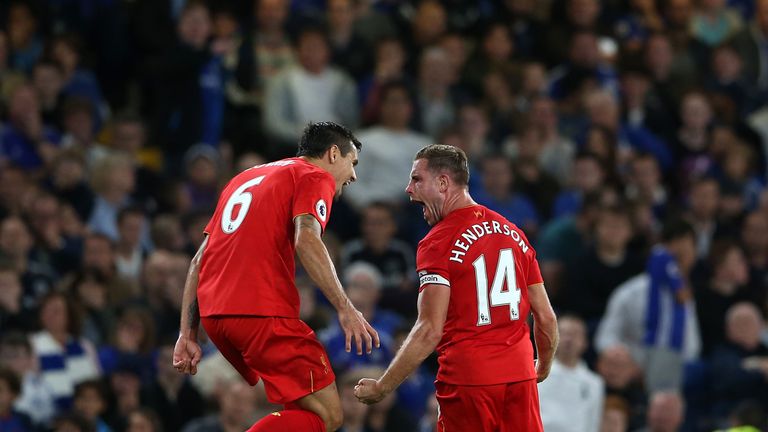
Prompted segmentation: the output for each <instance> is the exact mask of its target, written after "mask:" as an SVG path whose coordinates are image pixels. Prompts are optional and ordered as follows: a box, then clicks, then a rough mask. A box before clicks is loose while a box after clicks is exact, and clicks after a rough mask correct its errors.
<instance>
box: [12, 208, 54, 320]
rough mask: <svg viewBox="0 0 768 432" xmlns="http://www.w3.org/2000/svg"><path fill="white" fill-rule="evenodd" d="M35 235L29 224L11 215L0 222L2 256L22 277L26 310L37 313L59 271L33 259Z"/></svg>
mask: <svg viewBox="0 0 768 432" xmlns="http://www.w3.org/2000/svg"><path fill="white" fill-rule="evenodd" d="M33 244H34V243H33V239H32V234H31V231H30V229H29V226H28V225H27V223H26V221H25V220H24V219H22V218H20V217H18V216H8V217H6V218H5V219H3V220H2V221H0V253H2V255H4V256H5V258H6V259H7V260H9V261H10V262H11V263H12V265H13V267H14V269H15V270H16V272H17V273H18V274H19V275H20V277H21V284H22V288H23V293H22V308H23V309H27V310H34V309H35V308H36V307H37V306H38V305H39V301H40V299H41V298H42V297H43V296H44V295H45V294H46V293H48V291H50V290H51V288H52V287H53V284H54V281H55V280H56V277H57V275H56V271H55V270H54V269H53V268H52V267H51V266H50V265H48V263H46V262H41V261H38V260H35V259H32V254H31V252H32V246H33Z"/></svg>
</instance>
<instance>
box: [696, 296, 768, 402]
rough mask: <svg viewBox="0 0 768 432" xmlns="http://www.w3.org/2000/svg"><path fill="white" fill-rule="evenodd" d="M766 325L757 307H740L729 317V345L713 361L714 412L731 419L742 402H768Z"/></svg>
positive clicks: (727, 322) (730, 311)
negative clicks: (729, 416)
mask: <svg viewBox="0 0 768 432" xmlns="http://www.w3.org/2000/svg"><path fill="white" fill-rule="evenodd" d="M764 327H765V324H764V321H763V317H762V316H761V315H760V312H759V310H758V309H757V307H755V306H754V305H752V304H750V303H736V304H735V305H733V306H731V307H730V308H729V309H728V312H727V313H726V315H725V338H726V341H725V343H723V344H721V345H719V346H717V347H716V348H715V350H714V352H713V353H712V355H711V357H710V361H711V368H712V371H716V372H715V373H717V377H718V378H717V379H716V380H713V381H712V383H711V390H712V409H713V410H714V413H715V414H716V415H720V416H722V417H725V416H727V415H728V414H729V413H730V412H731V410H732V409H734V408H735V407H736V406H737V405H738V404H739V403H740V402H742V401H744V400H747V399H756V400H758V401H760V403H763V404H764V403H765V401H766V398H768V347H766V345H765V343H763V341H762V340H761V332H762V331H763V330H764Z"/></svg>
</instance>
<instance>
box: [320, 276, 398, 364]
mask: <svg viewBox="0 0 768 432" xmlns="http://www.w3.org/2000/svg"><path fill="white" fill-rule="evenodd" d="M342 280H343V281H344V287H345V288H346V289H347V295H348V296H349V300H350V301H351V302H352V303H353V304H354V305H355V307H356V308H357V309H358V310H359V311H360V312H361V313H362V314H363V317H365V319H366V320H367V321H368V322H369V323H371V326H373V327H374V328H375V329H376V331H378V332H379V339H380V340H381V348H380V349H377V350H375V351H373V352H371V353H370V354H368V355H365V356H358V355H356V354H355V353H354V352H347V351H346V349H345V345H346V338H345V336H344V331H343V330H342V329H341V327H340V326H339V324H338V323H337V322H336V321H334V323H333V324H331V326H330V327H329V328H328V329H327V330H325V331H323V332H321V333H320V335H319V339H320V341H322V342H323V345H325V349H326V350H327V351H328V357H329V358H330V360H331V365H332V366H333V367H334V368H335V369H337V370H340V371H346V370H347V369H349V368H350V367H353V366H356V365H361V364H362V365H365V364H368V365H376V366H382V367H384V366H386V365H387V364H388V362H389V361H390V360H391V359H392V357H394V354H395V349H396V348H395V346H394V334H395V330H397V328H398V326H399V325H400V322H401V318H400V317H399V316H398V315H396V314H394V313H392V312H389V311H384V310H381V309H380V307H379V304H378V302H379V297H380V295H381V294H380V292H381V282H382V276H381V272H379V270H378V269H376V267H374V266H373V265H371V264H369V263H366V262H354V263H352V264H349V265H348V266H346V267H345V269H344V275H343V277H342Z"/></svg>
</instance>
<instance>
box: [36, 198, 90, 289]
mask: <svg viewBox="0 0 768 432" xmlns="http://www.w3.org/2000/svg"><path fill="white" fill-rule="evenodd" d="M30 199H31V200H32V201H31V203H30V204H29V207H28V208H27V211H26V212H25V214H26V219H27V220H28V221H29V226H30V228H31V229H32V232H33V234H34V237H35V240H36V242H35V243H36V244H35V248H34V249H33V250H32V256H33V257H34V258H33V259H35V260H36V261H40V262H47V263H50V265H51V266H52V267H53V268H54V269H55V270H56V272H57V273H58V274H60V275H64V274H67V273H68V272H70V271H71V270H72V269H73V268H76V267H77V265H78V263H79V261H80V255H81V254H82V247H83V245H82V239H80V238H79V237H77V236H72V235H69V234H67V233H66V232H64V230H63V227H62V225H63V224H62V220H61V213H62V208H61V207H62V206H61V203H60V202H59V199H58V198H57V197H56V196H54V195H52V194H49V193H45V192H42V193H39V194H36V195H35V196H34V197H30Z"/></svg>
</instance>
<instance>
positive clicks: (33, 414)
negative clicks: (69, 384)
mask: <svg viewBox="0 0 768 432" xmlns="http://www.w3.org/2000/svg"><path fill="white" fill-rule="evenodd" d="M0 367H2V368H8V369H10V370H12V371H13V372H14V373H15V374H16V376H18V377H19V378H20V380H21V393H19V395H18V398H17V399H16V402H15V403H14V409H16V410H17V411H19V412H21V413H24V414H26V415H27V416H29V418H30V419H32V422H33V424H34V426H35V427H39V428H42V427H45V426H47V424H48V422H49V421H50V420H52V419H53V416H54V415H55V414H56V405H55V403H54V402H55V401H54V394H53V389H52V388H51V387H50V386H49V385H48V384H47V383H46V382H45V381H43V378H42V375H41V374H40V370H39V367H38V364H37V359H36V358H35V355H34V353H33V352H32V345H30V343H29V339H27V336H26V335H25V334H24V333H19V332H15V331H8V330H6V331H4V332H3V335H2V338H0Z"/></svg>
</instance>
